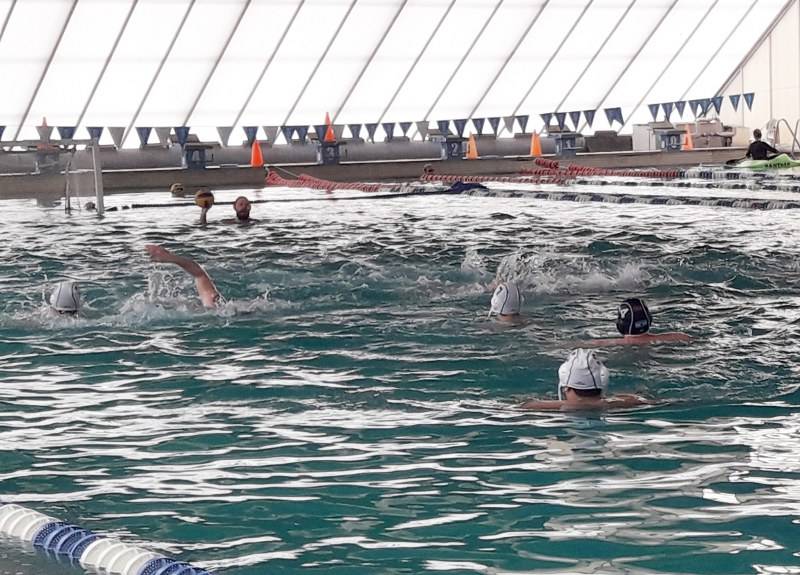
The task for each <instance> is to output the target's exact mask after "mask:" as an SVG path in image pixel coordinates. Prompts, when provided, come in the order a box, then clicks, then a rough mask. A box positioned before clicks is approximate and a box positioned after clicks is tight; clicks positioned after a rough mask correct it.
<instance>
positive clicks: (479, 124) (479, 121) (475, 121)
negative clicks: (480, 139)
mask: <svg viewBox="0 0 800 575" xmlns="http://www.w3.org/2000/svg"><path fill="white" fill-rule="evenodd" d="M498 120H499V118H498ZM484 122H486V119H485V118H472V125H473V126H475V129H476V130H478V135H481V134H483V124H484Z"/></svg>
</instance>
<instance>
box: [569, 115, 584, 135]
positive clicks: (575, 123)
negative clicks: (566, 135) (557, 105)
mask: <svg viewBox="0 0 800 575" xmlns="http://www.w3.org/2000/svg"><path fill="white" fill-rule="evenodd" d="M569 119H570V121H571V122H572V125H573V126H574V127H575V131H577V130H578V122H580V121H581V113H580V112H570V113H569Z"/></svg>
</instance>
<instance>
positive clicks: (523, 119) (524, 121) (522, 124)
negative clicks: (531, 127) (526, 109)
mask: <svg viewBox="0 0 800 575" xmlns="http://www.w3.org/2000/svg"><path fill="white" fill-rule="evenodd" d="M517 123H518V124H519V129H520V130H522V133H523V134H524V133H525V128H527V127H528V115H527V114H525V115H524V116H517Z"/></svg>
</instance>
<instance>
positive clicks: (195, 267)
mask: <svg viewBox="0 0 800 575" xmlns="http://www.w3.org/2000/svg"><path fill="white" fill-rule="evenodd" d="M144 249H146V250H147V253H148V254H150V259H151V260H152V261H154V262H160V263H167V264H175V265H177V266H179V267H181V268H183V270H184V271H185V272H186V273H188V274H190V275H191V276H192V277H194V282H195V285H196V286H197V295H199V296H200V301H201V302H203V306H205V307H207V308H215V307H217V306H218V305H219V303H220V302H221V300H222V296H221V295H220V293H219V291H217V288H216V286H215V285H214V282H213V281H211V277H210V276H209V275H208V274H207V273H206V270H204V269H203V268H202V267H201V266H200V264H198V263H197V262H196V261H194V260H192V259H189V258H185V257H182V256H179V255H176V254H173V253H172V252H171V251H169V250H167V249H165V248H162V247H161V246H156V245H153V244H147V245H146V246H144Z"/></svg>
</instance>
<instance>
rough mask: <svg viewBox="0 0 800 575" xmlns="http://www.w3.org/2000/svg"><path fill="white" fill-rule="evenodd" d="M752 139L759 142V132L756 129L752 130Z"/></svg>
mask: <svg viewBox="0 0 800 575" xmlns="http://www.w3.org/2000/svg"><path fill="white" fill-rule="evenodd" d="M753 137H754V138H755V139H756V140H760V139H761V130H759V129H758V128H756V129H755V130H753Z"/></svg>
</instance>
